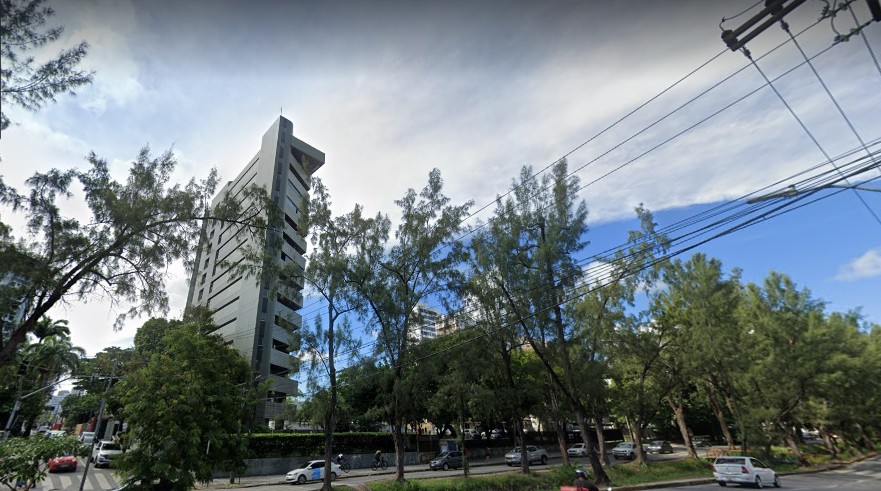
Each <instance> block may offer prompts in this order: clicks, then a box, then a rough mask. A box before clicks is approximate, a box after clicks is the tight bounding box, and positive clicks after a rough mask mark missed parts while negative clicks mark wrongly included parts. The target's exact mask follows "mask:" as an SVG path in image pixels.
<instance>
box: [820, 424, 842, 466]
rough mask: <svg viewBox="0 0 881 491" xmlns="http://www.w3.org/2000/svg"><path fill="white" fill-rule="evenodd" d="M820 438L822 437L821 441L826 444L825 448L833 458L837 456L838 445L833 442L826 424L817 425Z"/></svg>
mask: <svg viewBox="0 0 881 491" xmlns="http://www.w3.org/2000/svg"><path fill="white" fill-rule="evenodd" d="M819 432H820V438H822V439H823V443H824V444H825V445H826V450H827V451H828V452H829V454H830V455H832V458H833V459H837V458H838V445H836V444H835V440H833V439H832V435H831V434H830V433H829V428H828V427H827V426H826V425H820V426H819Z"/></svg>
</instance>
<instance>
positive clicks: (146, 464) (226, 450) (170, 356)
mask: <svg viewBox="0 0 881 491" xmlns="http://www.w3.org/2000/svg"><path fill="white" fill-rule="evenodd" d="M159 324H162V323H157V322H154V323H153V324H152V325H159ZM169 325H170V326H171V327H169V328H168V329H167V331H166V332H165V334H164V335H163V336H162V337H161V339H159V340H158V342H157V345H156V349H153V350H150V349H148V350H147V351H146V352H145V355H146V356H147V357H148V358H147V359H146V361H145V363H144V364H143V365H142V366H141V367H140V368H137V369H136V370H134V371H132V372H131V373H129V374H128V375H127V376H126V378H125V380H123V381H122V382H120V384H119V386H118V390H119V393H120V399H121V401H122V403H123V404H124V407H123V410H122V416H123V417H124V418H125V420H126V421H127V422H128V424H129V427H130V435H131V436H130V440H131V441H132V449H131V450H130V451H129V452H127V453H126V454H125V455H124V456H123V457H122V458H121V459H120V461H119V473H120V474H121V475H122V476H123V478H124V479H125V481H126V482H138V481H140V482H148V483H151V482H154V481H159V482H160V484H159V485H160V487H164V486H167V487H169V488H171V489H181V490H183V489H192V487H193V486H194V485H195V483H196V482H197V481H198V482H202V483H204V482H208V481H209V480H210V479H211V476H212V473H213V471H214V470H215V469H220V470H226V471H234V472H240V471H241V470H242V469H243V466H244V460H243V459H244V457H245V454H246V446H245V441H244V439H243V438H241V437H240V436H239V431H240V428H241V422H242V421H243V420H244V419H246V418H247V417H248V415H249V413H250V409H251V407H252V405H253V403H254V401H255V399H254V398H255V395H256V393H260V391H261V390H262V389H261V388H260V387H255V386H254V384H253V377H252V375H251V372H250V366H249V365H248V363H247V362H246V361H245V360H243V359H242V357H241V355H240V354H239V353H238V352H237V351H235V350H234V349H233V348H231V347H228V346H226V345H224V344H223V340H222V339H221V338H220V337H218V336H212V335H205V334H204V331H205V326H202V325H199V324H196V323H180V324H178V325H175V323H170V324H169ZM149 338H150V339H155V338H153V337H152V336H151V337H149ZM145 339H146V338H145ZM146 395H149V396H146Z"/></svg>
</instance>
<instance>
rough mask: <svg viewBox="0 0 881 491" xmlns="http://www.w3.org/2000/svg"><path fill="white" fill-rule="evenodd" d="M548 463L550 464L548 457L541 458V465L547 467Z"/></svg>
mask: <svg viewBox="0 0 881 491" xmlns="http://www.w3.org/2000/svg"><path fill="white" fill-rule="evenodd" d="M547 463H548V456H547V455H542V456H541V465H547Z"/></svg>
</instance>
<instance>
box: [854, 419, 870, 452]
mask: <svg viewBox="0 0 881 491" xmlns="http://www.w3.org/2000/svg"><path fill="white" fill-rule="evenodd" d="M856 427H857V432H858V433H859V434H860V439H861V440H862V446H863V447H864V448H865V449H866V450H872V449H873V448H874V445H872V440H870V439H869V436H868V435H866V431H865V430H864V429H863V425H861V424H859V423H857V424H856Z"/></svg>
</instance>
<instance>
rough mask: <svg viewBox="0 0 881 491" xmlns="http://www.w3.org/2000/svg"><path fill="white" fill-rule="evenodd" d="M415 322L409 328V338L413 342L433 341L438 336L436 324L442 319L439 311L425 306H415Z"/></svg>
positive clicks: (422, 304)
mask: <svg viewBox="0 0 881 491" xmlns="http://www.w3.org/2000/svg"><path fill="white" fill-rule="evenodd" d="M413 313H414V314H415V315H416V320H417V322H416V323H414V324H413V326H412V327H411V328H410V338H411V339H413V340H414V341H423V340H426V339H434V338H436V337H437V336H438V324H439V322H440V321H441V320H442V319H443V316H442V315H441V313H440V311H438V310H436V309H433V308H431V307H429V306H428V305H425V304H424V303H420V304H417V305H416V307H415V308H414V309H413Z"/></svg>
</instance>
